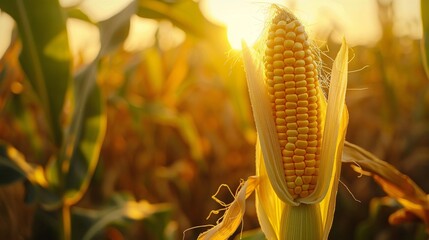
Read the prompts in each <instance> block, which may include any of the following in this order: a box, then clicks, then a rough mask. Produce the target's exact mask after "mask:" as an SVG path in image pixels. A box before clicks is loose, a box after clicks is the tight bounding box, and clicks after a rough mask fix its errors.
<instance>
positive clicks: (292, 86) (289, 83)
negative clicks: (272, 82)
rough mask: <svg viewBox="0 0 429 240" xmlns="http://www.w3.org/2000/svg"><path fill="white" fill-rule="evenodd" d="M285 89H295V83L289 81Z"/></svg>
mask: <svg viewBox="0 0 429 240" xmlns="http://www.w3.org/2000/svg"><path fill="white" fill-rule="evenodd" d="M284 85H285V87H286V88H288V89H292V88H295V82H294V81H287V82H285V84H284Z"/></svg>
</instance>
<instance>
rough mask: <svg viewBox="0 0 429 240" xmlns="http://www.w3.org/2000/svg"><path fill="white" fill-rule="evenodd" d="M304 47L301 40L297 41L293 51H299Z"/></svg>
mask: <svg viewBox="0 0 429 240" xmlns="http://www.w3.org/2000/svg"><path fill="white" fill-rule="evenodd" d="M302 49H304V46H303V45H302V43H301V42H295V44H294V45H293V47H292V51H299V50H302Z"/></svg>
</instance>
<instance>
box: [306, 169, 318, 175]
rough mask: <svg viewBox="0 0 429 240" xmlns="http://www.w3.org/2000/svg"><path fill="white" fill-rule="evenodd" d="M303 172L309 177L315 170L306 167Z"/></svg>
mask: <svg viewBox="0 0 429 240" xmlns="http://www.w3.org/2000/svg"><path fill="white" fill-rule="evenodd" d="M304 172H305V175H307V176H311V175H313V174H314V173H316V168H314V167H306V168H305V170H304Z"/></svg>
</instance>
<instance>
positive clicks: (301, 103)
mask: <svg viewBox="0 0 429 240" xmlns="http://www.w3.org/2000/svg"><path fill="white" fill-rule="evenodd" d="M307 106H308V102H307V101H305V100H301V101H298V107H307Z"/></svg>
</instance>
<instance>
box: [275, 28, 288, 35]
mask: <svg viewBox="0 0 429 240" xmlns="http://www.w3.org/2000/svg"><path fill="white" fill-rule="evenodd" d="M285 34H286V31H285V30H284V29H282V28H279V29H277V30H276V32H275V35H276V36H283V35H285Z"/></svg>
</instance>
